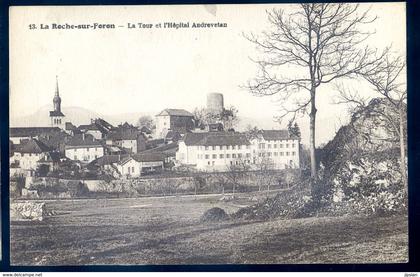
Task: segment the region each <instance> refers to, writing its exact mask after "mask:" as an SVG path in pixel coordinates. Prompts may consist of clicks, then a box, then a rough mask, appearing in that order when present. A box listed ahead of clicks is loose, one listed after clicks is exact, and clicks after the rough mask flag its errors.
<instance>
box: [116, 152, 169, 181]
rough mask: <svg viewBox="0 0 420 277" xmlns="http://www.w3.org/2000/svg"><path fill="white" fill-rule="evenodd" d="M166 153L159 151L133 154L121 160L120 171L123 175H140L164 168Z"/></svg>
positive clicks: (156, 171) (118, 166) (119, 163)
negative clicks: (159, 152)
mask: <svg viewBox="0 0 420 277" xmlns="http://www.w3.org/2000/svg"><path fill="white" fill-rule="evenodd" d="M164 159H165V157H164V155H162V154H158V153H144V154H143V153H141V154H133V155H129V156H127V157H125V158H124V159H122V160H120V161H119V162H118V164H117V168H118V171H119V173H120V174H121V175H123V176H130V177H139V176H141V175H146V174H151V173H158V172H161V171H162V170H163V165H164Z"/></svg>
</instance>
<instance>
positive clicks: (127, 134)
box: [107, 129, 141, 140]
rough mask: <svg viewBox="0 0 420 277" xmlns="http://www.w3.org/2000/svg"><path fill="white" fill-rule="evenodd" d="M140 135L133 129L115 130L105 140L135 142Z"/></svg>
mask: <svg viewBox="0 0 420 277" xmlns="http://www.w3.org/2000/svg"><path fill="white" fill-rule="evenodd" d="M140 136H141V135H140V134H139V132H138V131H136V130H134V129H117V130H114V131H111V132H110V133H109V134H108V136H107V139H110V140H136V139H137V138H138V137H140Z"/></svg>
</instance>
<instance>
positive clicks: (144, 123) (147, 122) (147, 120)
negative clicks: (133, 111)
mask: <svg viewBox="0 0 420 277" xmlns="http://www.w3.org/2000/svg"><path fill="white" fill-rule="evenodd" d="M137 125H138V126H139V127H140V128H141V127H147V128H148V129H149V130H153V129H155V121H154V120H153V118H152V117H151V116H150V115H143V116H140V118H139V120H138V122H137Z"/></svg>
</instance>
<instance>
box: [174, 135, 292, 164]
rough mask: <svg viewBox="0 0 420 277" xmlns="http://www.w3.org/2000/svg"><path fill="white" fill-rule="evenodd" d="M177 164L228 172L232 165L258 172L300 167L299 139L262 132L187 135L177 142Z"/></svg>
mask: <svg viewBox="0 0 420 277" xmlns="http://www.w3.org/2000/svg"><path fill="white" fill-rule="evenodd" d="M176 162H177V165H186V166H190V167H194V168H196V169H197V170H202V171H228V170H229V168H230V166H233V165H248V166H249V168H250V169H251V170H252V169H257V168H258V167H259V166H261V164H262V163H264V164H266V165H267V166H268V167H269V168H272V169H284V168H298V167H299V162H300V161H299V138H294V137H291V136H290V135H289V133H288V132H287V131H286V130H261V131H260V132H259V133H258V134H256V135H255V136H253V137H250V136H248V135H245V134H243V133H235V132H206V133H187V134H186V135H185V136H184V138H183V140H181V141H180V142H179V149H178V151H177V153H176Z"/></svg>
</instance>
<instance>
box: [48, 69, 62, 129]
mask: <svg viewBox="0 0 420 277" xmlns="http://www.w3.org/2000/svg"><path fill="white" fill-rule="evenodd" d="M55 82H56V84H55V95H54V98H53V104H54V110H53V111H50V119H51V127H59V128H61V129H64V117H65V115H64V114H63V113H62V112H61V97H60V92H59V89H58V76H56V77H55Z"/></svg>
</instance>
